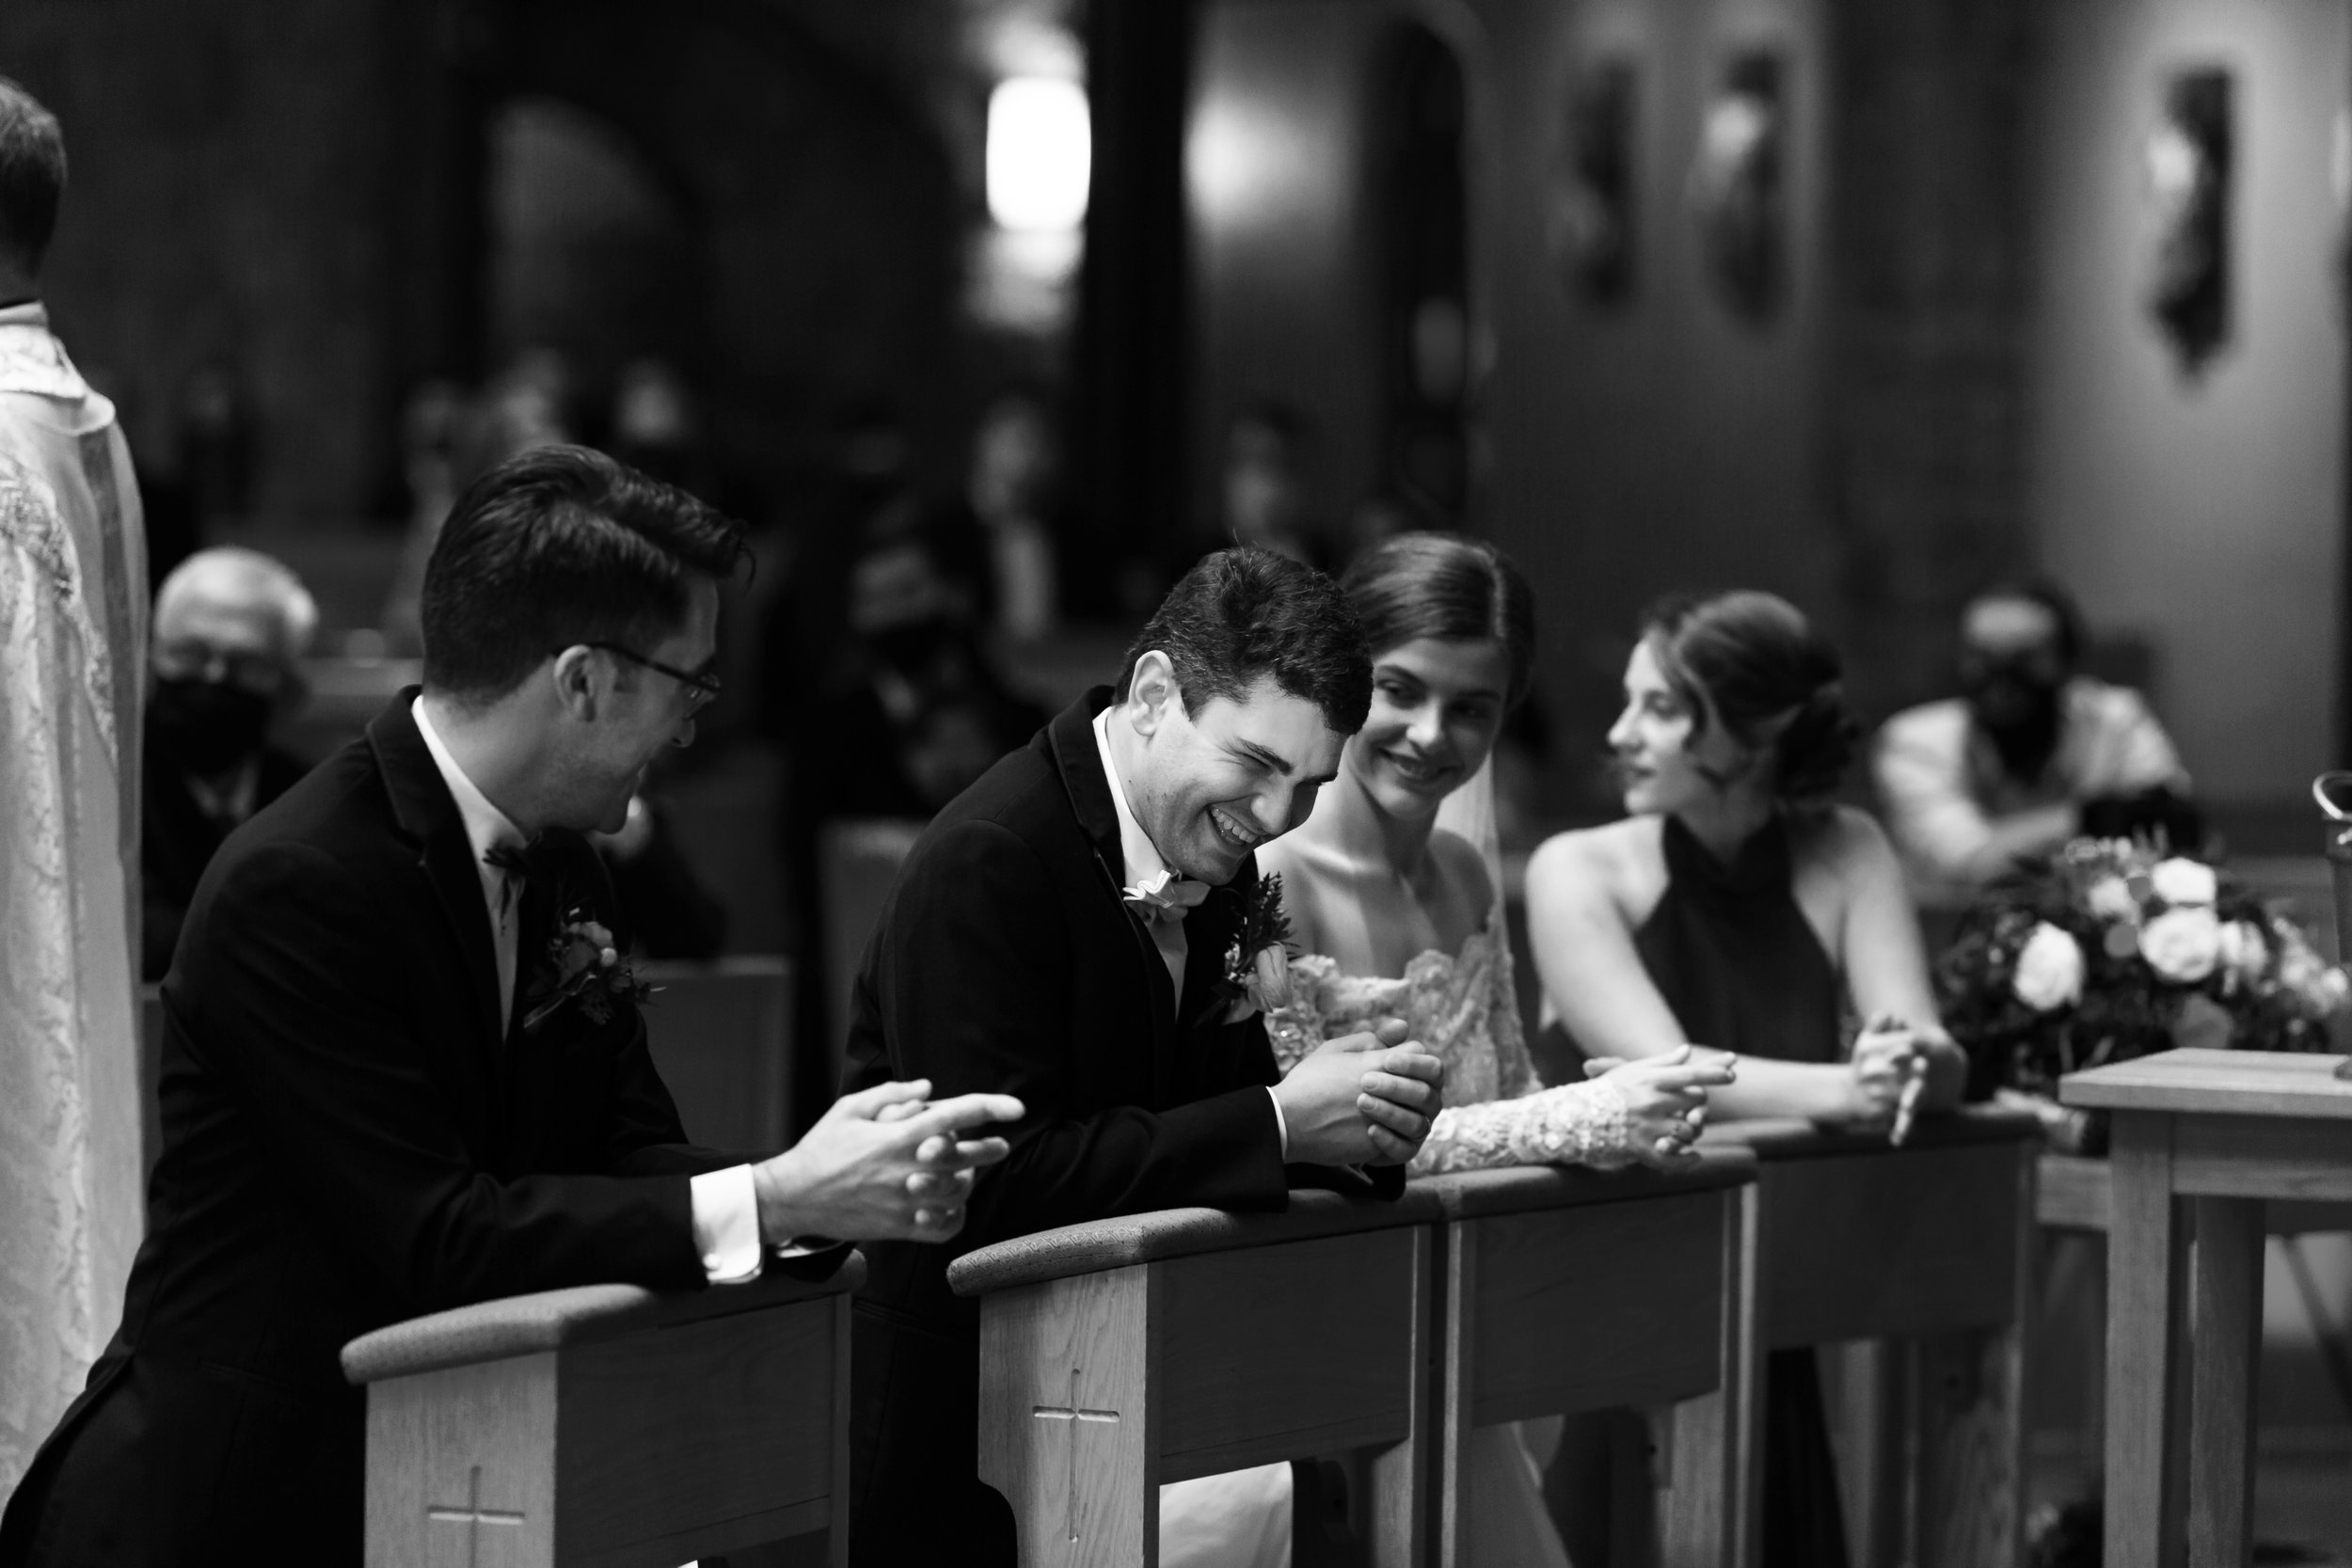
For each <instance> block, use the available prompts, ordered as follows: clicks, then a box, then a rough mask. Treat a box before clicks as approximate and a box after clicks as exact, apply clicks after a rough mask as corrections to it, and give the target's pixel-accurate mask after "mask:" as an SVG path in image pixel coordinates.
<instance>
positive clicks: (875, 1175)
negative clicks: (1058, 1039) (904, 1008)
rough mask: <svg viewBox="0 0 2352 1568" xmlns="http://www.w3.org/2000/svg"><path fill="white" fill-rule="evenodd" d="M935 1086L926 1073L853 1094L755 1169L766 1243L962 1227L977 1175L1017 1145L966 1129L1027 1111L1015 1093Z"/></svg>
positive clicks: (930, 1234)
mask: <svg viewBox="0 0 2352 1568" xmlns="http://www.w3.org/2000/svg"><path fill="white" fill-rule="evenodd" d="M930 1092H931V1085H930V1081H929V1080H928V1079H920V1078H918V1079H915V1080H913V1081H912V1082H909V1083H902V1084H878V1085H875V1086H874V1087H872V1088H870V1089H865V1090H861V1091H860V1092H858V1093H856V1094H850V1095H844V1096H842V1097H841V1098H840V1099H839V1100H837V1101H834V1104H833V1107H832V1108H831V1109H830V1110H828V1111H827V1112H826V1113H825V1115H824V1117H823V1119H822V1120H820V1121H818V1124H817V1125H816V1126H815V1127H812V1128H810V1129H809V1132H808V1135H807V1136H806V1137H804V1138H803V1139H802V1140H801V1141H800V1142H799V1143H797V1144H795V1145H793V1147H792V1148H788V1149H787V1150H785V1151H784V1152H783V1153H782V1154H779V1155H777V1156H775V1157H774V1158H773V1159H771V1160H766V1161H763V1162H761V1163H760V1164H756V1165H755V1166H753V1167H752V1186H753V1190H754V1192H755V1194H756V1195H757V1196H758V1199H759V1233H760V1239H761V1240H762V1241H763V1242H765V1243H768V1244H770V1245H771V1246H781V1245H784V1244H786V1243H789V1242H791V1241H792V1240H794V1239H795V1238H797V1237H805V1236H826V1237H832V1238H834V1239H835V1240H840V1241H851V1242H884V1241H916V1242H944V1241H946V1240H948V1239H949V1238H950V1237H952V1236H954V1235H955V1234H956V1232H957V1231H959V1230H961V1229H962V1228H963V1212H964V1203H965V1200H966V1199H967V1198H969V1197H970V1196H971V1193H972V1179H973V1175H974V1173H975V1172H977V1170H979V1168H980V1167H981V1166H983V1165H993V1164H995V1163H996V1162H997V1161H999V1160H1002V1159H1003V1158H1004V1157H1005V1155H1006V1153H1007V1151H1008V1148H1009V1145H1008V1144H1007V1143H1006V1141H1005V1140H1004V1139H1003V1138H1001V1137H986V1136H980V1137H974V1136H967V1135H966V1134H969V1133H972V1132H976V1131H977V1130H978V1129H980V1128H984V1127H988V1126H990V1125H993V1124H994V1123H999V1122H1013V1121H1018V1120H1020V1119H1021V1117H1022V1116H1023V1114H1024V1112H1023V1108H1022V1104H1021V1101H1018V1100H1016V1099H1014V1098H1013V1097H1012V1096H1010V1095H1008V1094H966V1095H958V1096H957V1097H956V1098H955V1099H953V1100H942V1101H930V1099H929V1096H930Z"/></svg>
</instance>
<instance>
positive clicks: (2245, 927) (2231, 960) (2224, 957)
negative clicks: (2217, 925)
mask: <svg viewBox="0 0 2352 1568" xmlns="http://www.w3.org/2000/svg"><path fill="white" fill-rule="evenodd" d="M2220 958H2221V967H2222V968H2223V969H2224V970H2226V971H2228V972H2229V974H2231V975H2233V977H2235V978H2236V979H2237V980H2238V981H2239V982H2240V983H2241V984H2245V985H2252V984H2253V983H2254V982H2255V981H2257V980H2259V979H2261V978H2262V975H2263V970H2264V968H2265V966H2267V965H2268V964H2269V962H2270V944H2269V943H2268V942H2265V941H2264V940H2263V934H2262V932H2260V931H2258V930H2256V929H2255V928H2254V926H2253V923H2252V922H2251V921H2246V920H2233V921H2231V922H2230V923H2229V924H2228V925H2226V926H2224V927H2221V944H2220Z"/></svg>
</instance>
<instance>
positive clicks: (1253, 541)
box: [1220, 402, 1328, 567]
mask: <svg viewBox="0 0 2352 1568" xmlns="http://www.w3.org/2000/svg"><path fill="white" fill-rule="evenodd" d="M1312 442H1313V427H1312V426H1311V424H1310V423H1309V421H1308V419H1307V416H1306V415H1304V414H1301V413H1300V412H1299V411H1298V410H1297V409H1295V408H1293V407H1291V406H1290V405H1288V404H1280V403H1271V402H1267V403H1257V404H1250V405H1249V406H1248V407H1247V408H1244V409H1243V410H1242V411H1241V412H1240V413H1239V414H1236V415H1235V416H1234V417H1233V422H1232V424H1231V425H1230V426H1228V427H1227V429H1226V432H1225V473H1224V477H1223V480H1222V482H1221V490H1220V501H1221V504H1222V506H1223V508H1224V515H1223V518H1222V521H1223V524H1224V530H1225V533H1226V536H1227V538H1228V539H1229V540H1231V542H1232V543H1233V544H1236V545H1255V546H1258V547H1259V548H1261V549H1268V550H1272V551H1274V552H1275V553H1276V554H1277V555H1286V556H1289V557H1290V558H1291V559H1292V560H1293V561H1301V562H1306V563H1307V564H1308V565H1310V566H1318V567H1319V566H1324V565H1327V564H1328V562H1327V561H1326V560H1325V557H1326V555H1327V551H1326V550H1325V548H1324V545H1323V541H1322V539H1321V538H1320V537H1319V536H1318V531H1317V530H1316V528H1315V527H1314V524H1313V522H1312V519H1311V515H1310V511H1309V502H1308V495H1307V455H1308V449H1309V448H1310V446H1311V445H1312Z"/></svg>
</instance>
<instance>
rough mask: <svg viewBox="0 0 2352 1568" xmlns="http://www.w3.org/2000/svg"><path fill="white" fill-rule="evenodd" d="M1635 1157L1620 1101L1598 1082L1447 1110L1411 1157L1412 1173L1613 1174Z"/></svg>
mask: <svg viewBox="0 0 2352 1568" xmlns="http://www.w3.org/2000/svg"><path fill="white" fill-rule="evenodd" d="M1640 1158H1641V1152H1640V1150H1639V1149H1638V1148H1636V1147H1635V1145H1634V1138H1633V1120H1632V1117H1631V1116H1630V1115H1629V1113H1628V1109H1627V1106H1626V1102H1625V1096H1624V1095H1622V1094H1621V1093H1619V1092H1618V1090H1617V1086H1616V1085H1614V1084H1612V1083H1611V1082H1609V1080H1608V1079H1606V1078H1596V1079H1593V1080H1591V1081H1590V1082H1589V1083H1583V1084H1563V1085H1560V1086H1559V1087H1557V1088H1551V1089H1538V1090H1536V1091H1535V1092H1534V1094H1529V1095H1521V1096H1520V1097H1519V1098H1518V1099H1517V1100H1490V1101H1486V1102H1485V1103H1483V1104H1478V1105H1449V1106H1447V1107H1446V1108H1445V1109H1444V1110H1442V1111H1439V1112H1438V1120H1437V1125H1435V1126H1434V1127H1432V1128H1430V1130H1429V1139H1428V1141H1427V1142H1426V1143H1424V1144H1422V1146H1421V1152H1420V1153H1419V1154H1416V1155H1415V1156H1413V1164H1412V1174H1413V1175H1415V1176H1438V1175H1442V1174H1443V1173H1445V1172H1447V1171H1456V1170H1485V1169H1487V1168H1489V1167H1491V1166H1495V1165H1596V1166H1598V1167H1599V1168H1601V1169H1603V1170H1613V1169H1615V1168H1617V1167H1618V1166H1620V1165H1629V1164H1633V1163H1634V1162H1635V1161H1637V1160H1639V1159H1640Z"/></svg>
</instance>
